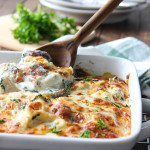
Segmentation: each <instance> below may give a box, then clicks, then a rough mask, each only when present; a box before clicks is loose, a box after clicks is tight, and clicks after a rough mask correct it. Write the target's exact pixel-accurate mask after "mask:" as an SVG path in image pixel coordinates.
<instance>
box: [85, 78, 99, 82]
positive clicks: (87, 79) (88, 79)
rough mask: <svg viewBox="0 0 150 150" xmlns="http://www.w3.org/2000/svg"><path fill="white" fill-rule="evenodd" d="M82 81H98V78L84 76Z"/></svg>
mask: <svg viewBox="0 0 150 150" xmlns="http://www.w3.org/2000/svg"><path fill="white" fill-rule="evenodd" d="M83 81H98V79H90V78H86V79H83Z"/></svg>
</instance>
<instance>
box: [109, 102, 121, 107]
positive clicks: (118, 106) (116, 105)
mask: <svg viewBox="0 0 150 150" xmlns="http://www.w3.org/2000/svg"><path fill="white" fill-rule="evenodd" d="M111 103H112V104H113V105H115V106H116V107H118V108H122V106H120V105H118V104H116V103H114V102H111Z"/></svg>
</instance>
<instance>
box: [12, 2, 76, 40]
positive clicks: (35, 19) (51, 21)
mask: <svg viewBox="0 0 150 150" xmlns="http://www.w3.org/2000/svg"><path fill="white" fill-rule="evenodd" d="M16 11H17V16H14V15H12V18H13V19H14V21H15V22H16V23H17V24H18V26H17V27H16V28H15V29H14V30H13V31H12V33H13V35H14V38H15V39H18V40H19V42H20V43H29V42H32V43H38V42H39V41H40V40H43V39H48V40H49V41H53V40H55V39H57V38H59V37H60V36H62V35H66V34H74V33H75V32H76V31H77V28H76V26H75V23H74V18H68V17H64V18H59V17H58V16H56V15H55V13H54V12H50V13H46V12H44V11H42V10H41V6H40V5H39V6H38V9H37V11H36V12H31V11H30V10H29V9H27V8H26V7H25V6H24V5H23V4H20V3H18V4H17V7H16Z"/></svg>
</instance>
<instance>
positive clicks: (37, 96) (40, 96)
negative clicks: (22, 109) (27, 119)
mask: <svg viewBox="0 0 150 150" xmlns="http://www.w3.org/2000/svg"><path fill="white" fill-rule="evenodd" d="M37 98H42V99H43V100H44V101H45V102H49V101H50V100H48V99H47V98H45V97H44V96H43V95H42V94H39V95H36V96H35V97H34V98H33V99H32V100H31V102H34V101H36V100H37Z"/></svg>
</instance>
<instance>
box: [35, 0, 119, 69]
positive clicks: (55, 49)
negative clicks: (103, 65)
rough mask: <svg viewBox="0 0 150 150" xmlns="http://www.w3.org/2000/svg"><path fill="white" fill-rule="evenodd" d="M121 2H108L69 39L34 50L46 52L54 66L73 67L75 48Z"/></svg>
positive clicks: (111, 0)
mask: <svg viewBox="0 0 150 150" xmlns="http://www.w3.org/2000/svg"><path fill="white" fill-rule="evenodd" d="M121 1H122V0H109V1H108V2H107V3H106V4H105V5H104V6H103V7H102V8H100V9H99V10H98V11H97V12H96V13H95V14H94V15H93V16H92V17H91V18H90V19H89V20H88V21H87V22H86V23H85V24H84V25H83V27H82V28H81V29H80V30H79V31H78V32H77V33H76V34H75V35H74V36H73V37H72V38H71V39H68V40H63V41H58V42H52V43H48V44H45V45H43V46H41V47H38V48H37V49H36V50H42V51H46V52H48V53H49V54H50V56H51V58H52V61H53V63H54V64H55V65H56V66H60V67H69V66H73V65H74V63H75V60H76V56H77V48H78V46H79V44H80V43H81V41H82V40H83V39H84V38H85V37H86V36H88V35H89V34H90V33H91V32H92V31H93V30H94V29H96V28H97V27H98V26H99V25H100V23H102V21H103V20H104V19H105V18H106V17H107V16H108V15H109V14H110V13H111V12H112V11H113V10H114V9H115V8H116V7H117V6H118V5H119V3H120V2H121Z"/></svg>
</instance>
